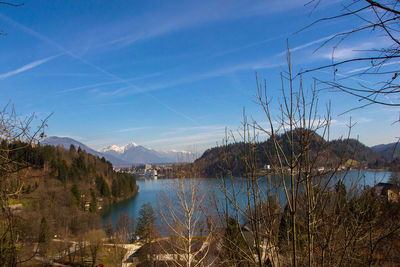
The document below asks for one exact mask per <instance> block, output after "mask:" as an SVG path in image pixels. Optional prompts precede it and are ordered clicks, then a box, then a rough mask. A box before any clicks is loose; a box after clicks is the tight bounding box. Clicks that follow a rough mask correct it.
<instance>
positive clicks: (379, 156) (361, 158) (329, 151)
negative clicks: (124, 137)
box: [194, 129, 400, 177]
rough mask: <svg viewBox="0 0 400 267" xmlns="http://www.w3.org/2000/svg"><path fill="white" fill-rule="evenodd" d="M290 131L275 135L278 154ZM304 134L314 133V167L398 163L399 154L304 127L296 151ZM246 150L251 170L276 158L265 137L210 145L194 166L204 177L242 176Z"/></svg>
mask: <svg viewBox="0 0 400 267" xmlns="http://www.w3.org/2000/svg"><path fill="white" fill-rule="evenodd" d="M307 131H309V130H307ZM289 135H290V134H289V133H288V132H287V133H283V134H280V135H278V136H277V137H276V139H277V142H278V143H279V144H280V146H281V148H282V150H281V154H280V155H279V156H282V157H288V156H289V151H290V145H291V144H290V142H289V141H288V136H289ZM304 135H312V136H313V138H312V140H310V150H311V153H314V154H316V153H319V155H320V156H321V157H320V158H321V160H320V162H319V163H317V165H316V167H325V168H330V167H334V166H337V165H338V164H340V163H341V165H342V166H343V167H353V168H364V169H366V168H369V169H383V168H386V169H390V170H396V169H398V168H399V166H400V165H399V163H400V162H399V159H398V158H396V157H391V156H388V155H393V153H392V154H391V153H388V152H387V151H384V152H382V151H374V150H373V149H371V148H370V147H367V146H365V145H364V144H362V143H361V142H359V141H358V140H355V139H346V140H333V141H326V140H324V139H323V138H322V137H320V136H319V135H318V134H317V133H312V134H307V133H306V130H303V129H297V130H295V131H294V139H295V140H294V150H295V153H296V151H298V150H300V148H301V147H302V145H303V144H302V141H301V140H302V138H301V136H304ZM393 149H395V147H394V148H393ZM249 150H251V151H252V157H253V158H252V164H254V166H253V167H254V168H253V170H254V169H259V170H262V169H263V168H264V166H266V165H273V164H276V163H277V162H278V155H277V154H276V153H275V152H274V151H275V148H274V143H273V141H272V140H271V139H268V140H267V141H264V142H255V143H252V144H249V143H244V142H235V143H231V144H227V145H225V146H219V147H214V148H210V149H208V150H206V151H205V152H204V153H203V155H202V156H201V157H200V158H199V159H197V160H196V161H195V162H194V166H195V167H196V169H197V170H198V175H200V176H203V177H218V176H221V175H226V172H227V170H229V172H230V173H232V174H233V175H234V176H241V175H244V174H245V173H246V166H245V164H243V162H244V161H243V157H246V153H245V151H249ZM326 158H329V160H328V161H326V160H325V159H326Z"/></svg>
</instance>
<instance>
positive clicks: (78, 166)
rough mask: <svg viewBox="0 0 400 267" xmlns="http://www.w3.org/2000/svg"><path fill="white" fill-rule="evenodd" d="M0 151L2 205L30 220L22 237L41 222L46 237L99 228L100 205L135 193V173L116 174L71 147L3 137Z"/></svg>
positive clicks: (136, 189) (93, 158) (36, 227)
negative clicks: (36, 144)
mask: <svg viewBox="0 0 400 267" xmlns="http://www.w3.org/2000/svg"><path fill="white" fill-rule="evenodd" d="M0 154H1V155H0V156H1V157H0V163H1V164H0V166H1V167H2V168H1V170H0V171H1V174H2V184H1V188H2V189H3V191H2V192H5V194H6V195H7V202H8V203H5V206H6V207H9V209H11V210H15V211H14V212H13V214H15V215H16V216H17V217H18V218H20V219H21V221H29V225H26V226H24V227H25V228H26V227H27V228H26V229H25V228H23V231H24V233H25V232H26V233H25V234H24V235H29V236H33V235H36V234H38V233H37V232H36V231H38V229H41V228H40V227H42V225H43V224H45V225H46V232H48V233H52V235H51V236H53V235H57V236H64V237H68V236H78V235H82V234H84V233H86V232H87V231H88V230H91V229H97V228H100V227H101V224H100V221H101V220H100V212H101V210H102V209H104V207H105V206H107V205H109V204H111V203H112V202H115V201H119V200H122V199H126V198H129V197H131V196H134V195H135V194H136V193H137V191H138V187H137V185H136V180H135V177H133V176H132V175H130V174H123V173H117V172H115V171H114V170H113V167H112V165H111V163H110V162H108V161H106V160H105V159H104V158H102V159H100V158H99V157H96V156H93V155H91V154H88V153H87V152H86V151H83V150H81V149H78V150H76V149H75V147H74V146H71V148H70V149H69V150H67V149H65V148H63V147H61V146H59V147H54V146H33V145H30V144H27V143H22V142H13V143H7V142H6V141H2V142H1V144H0ZM3 204H4V203H3ZM39 225H40V227H39ZM28 233H29V234H28Z"/></svg>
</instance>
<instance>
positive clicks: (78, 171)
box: [8, 142, 138, 204]
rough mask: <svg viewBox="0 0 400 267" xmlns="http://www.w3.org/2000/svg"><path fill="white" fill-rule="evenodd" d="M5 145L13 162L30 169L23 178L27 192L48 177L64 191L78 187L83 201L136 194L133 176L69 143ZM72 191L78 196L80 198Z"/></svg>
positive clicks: (118, 198) (110, 199)
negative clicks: (69, 145)
mask: <svg viewBox="0 0 400 267" xmlns="http://www.w3.org/2000/svg"><path fill="white" fill-rule="evenodd" d="M8 146H9V149H10V151H11V153H10V155H9V156H10V157H11V159H12V160H13V162H18V163H19V164H18V166H19V167H23V166H24V165H25V166H26V167H29V170H30V171H28V172H27V176H26V179H24V180H23V181H22V182H23V183H24V184H26V185H25V190H26V191H27V193H30V192H33V191H34V188H35V187H38V186H40V184H41V183H45V182H47V181H50V180H51V181H54V183H55V184H56V185H58V186H60V187H62V188H63V189H64V190H65V189H71V188H74V189H73V190H78V191H79V195H80V196H83V195H84V196H85V197H84V199H86V200H91V199H92V198H96V199H99V198H101V199H102V201H103V202H104V203H106V204H107V203H109V202H114V201H118V200H121V199H125V198H128V197H131V196H133V195H135V194H136V193H137V190H138V188H137V186H136V180H135V178H134V177H133V176H132V175H127V174H123V173H117V172H115V171H114V170H113V166H112V164H111V163H110V162H109V161H107V160H105V159H104V158H101V159H100V158H99V157H97V156H94V155H91V154H88V153H87V152H86V151H85V150H81V149H80V148H78V150H76V148H75V147H74V146H71V147H70V149H69V150H67V149H65V148H64V147H62V146H58V147H54V146H40V145H37V146H33V145H28V144H26V143H22V142H18V143H12V144H9V145H8ZM22 169H23V168H22ZM31 174H32V175H31ZM37 178H38V179H37ZM40 178H43V179H40ZM32 181H34V182H35V183H32ZM75 194H76V195H77V198H79V197H80V196H79V197H78V194H77V193H75ZM88 196H90V197H88ZM81 198H82V197H81ZM77 200H79V199H77ZM80 200H81V201H83V199H80Z"/></svg>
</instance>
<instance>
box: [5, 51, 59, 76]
mask: <svg viewBox="0 0 400 267" xmlns="http://www.w3.org/2000/svg"><path fill="white" fill-rule="evenodd" d="M61 55H62V54H58V55H55V56H51V57H46V58H44V59H40V60H36V61H33V62H30V63H28V64H25V65H24V66H22V67H20V68H18V69H15V70H12V71H9V72H6V73H3V74H0V80H3V79H5V78H8V77H11V76H14V75H16V74H18V73H21V72H24V71H27V70H30V69H33V68H35V67H37V66H40V65H42V64H43V63H46V62H47V61H50V60H52V59H54V58H56V57H59V56H61Z"/></svg>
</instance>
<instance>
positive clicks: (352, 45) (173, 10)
mask: <svg viewBox="0 0 400 267" xmlns="http://www.w3.org/2000/svg"><path fill="white" fill-rule="evenodd" d="M306 2H308V0H307V1H301V0H286V1H278V0H276V1H274V0H272V1H243V0H230V1H211V0H205V1H112V2H111V1H94V0H87V1H59V0H53V1H25V2H24V3H25V4H24V6H21V7H10V6H1V5H0V29H1V30H2V31H4V32H6V33H7V35H6V36H0V90H1V91H0V92H1V93H0V94H1V97H0V101H1V102H0V105H1V106H2V107H4V106H5V105H6V104H7V103H9V102H10V103H12V104H14V106H15V109H16V111H17V113H18V114H20V115H21V116H24V115H28V114H32V113H35V114H36V116H37V119H38V120H40V119H41V118H44V117H46V116H47V115H48V114H50V113H52V112H54V114H53V115H52V116H51V118H50V119H49V121H48V128H47V129H46V134H47V135H57V136H69V137H72V138H75V139H77V140H79V141H81V142H84V143H85V144H87V145H89V146H91V147H93V148H95V149H99V148H103V147H106V146H109V145H113V144H116V145H124V144H126V143H129V142H135V143H138V144H141V145H144V146H146V147H151V148H156V149H183V150H191V151H193V152H197V153H201V152H202V151H204V149H207V148H209V147H212V146H215V145H216V144H217V143H220V142H221V139H222V138H223V137H224V131H225V128H226V127H227V128H228V129H230V130H234V131H235V130H237V129H238V128H239V127H240V122H241V120H242V113H243V107H245V108H246V113H247V114H248V115H249V116H252V117H253V118H254V119H256V120H257V121H259V122H261V123H263V121H265V116H263V114H262V111H261V110H260V108H259V106H258V105H256V104H255V95H256V81H255V72H258V75H259V77H260V78H262V79H266V80H267V84H268V88H269V90H270V92H271V93H270V94H271V96H272V97H273V101H274V102H273V105H274V110H275V111H277V99H278V98H279V95H280V72H281V71H283V70H285V68H286V58H285V53H284V51H285V49H286V39H288V40H289V43H290V46H291V48H292V55H293V58H292V60H293V68H294V70H295V72H296V71H299V70H300V69H308V68H312V67H315V66H320V65H323V64H327V63H329V62H330V60H331V55H332V50H331V47H330V46H329V45H328V46H325V47H323V48H321V49H319V50H318V51H315V49H316V48H317V47H319V46H320V45H321V44H322V43H323V41H325V40H327V38H329V37H330V36H332V35H333V34H336V33H339V32H342V31H345V30H348V29H350V28H352V27H355V26H359V25H361V23H362V22H360V21H357V20H355V19H345V20H342V21H340V22H337V21H329V22H327V23H322V24H317V25H315V26H313V27H311V28H308V29H306V30H304V31H302V32H300V33H297V34H295V32H297V31H298V30H299V29H301V28H303V27H304V26H306V25H308V24H310V23H311V22H313V21H315V20H316V19H318V18H320V17H324V16H329V15H333V14H335V13H336V12H337V10H338V9H339V8H340V1H326V2H325V3H324V2H323V4H322V5H320V6H319V7H318V9H317V10H316V11H315V12H313V13H312V14H310V11H311V7H309V6H306V7H305V6H304V4H305V3H306ZM386 42H387V40H386V39H385V38H382V37H381V36H379V35H377V34H374V33H370V34H359V35H356V36H354V37H352V38H349V39H348V40H347V41H346V42H345V43H344V44H343V45H341V46H340V47H339V49H337V50H336V54H335V57H336V58H337V59H346V58H350V57H352V56H357V55H360V54H362V53H363V52H362V51H361V50H367V49H371V48H373V47H375V46H376V45H379V46H382V45H388V44H386ZM359 67H360V68H362V67H363V66H362V65H360V66H359ZM353 68H354V65H353ZM353 70H354V69H346V68H341V69H340V72H339V73H338V75H339V76H340V75H342V76H345V75H348V74H350V73H351V71H353ZM316 75H317V76H318V77H319V78H321V79H329V78H330V76H331V75H330V73H329V70H324V71H320V72H315V73H313V74H311V75H306V76H305V77H304V84H305V87H307V88H309V87H311V85H312V77H313V76H316ZM353 82H357V80H356V78H355V79H353ZM369 82H374V81H369ZM319 98H320V100H319V103H320V110H321V113H323V111H324V108H325V105H326V104H327V103H329V102H330V103H331V106H332V119H333V122H332V128H331V131H332V133H331V137H334V138H336V137H339V136H341V135H343V134H345V133H346V132H347V129H346V123H347V122H348V120H349V118H350V116H351V117H352V121H356V122H357V124H356V126H355V127H354V128H353V130H352V136H353V137H357V136H358V138H359V139H360V141H362V142H363V143H365V144H367V145H375V144H380V143H388V142H394V141H396V137H398V134H397V133H398V130H399V126H398V124H392V123H393V122H394V121H396V120H397V119H398V117H399V110H398V109H395V108H389V107H384V106H377V105H375V106H370V107H367V108H364V109H362V110H355V111H352V112H349V113H345V114H344V115H339V114H342V113H343V112H345V111H347V110H349V109H351V108H353V107H355V106H356V105H358V104H359V103H358V102H357V100H356V99H355V98H353V97H351V96H349V95H344V94H341V93H337V92H332V91H330V90H328V91H322V92H321V93H320V95H319Z"/></svg>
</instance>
